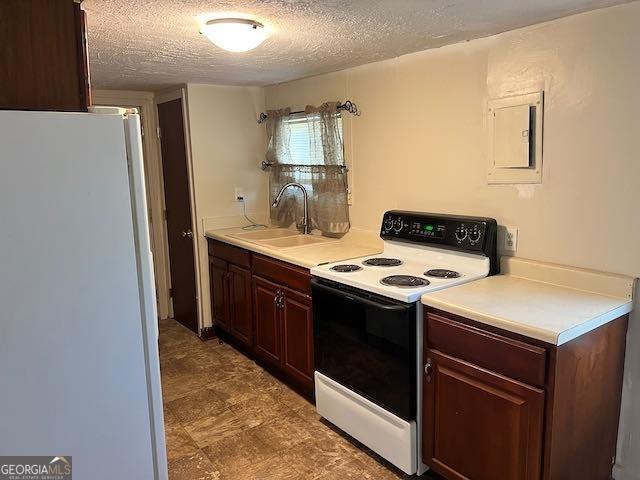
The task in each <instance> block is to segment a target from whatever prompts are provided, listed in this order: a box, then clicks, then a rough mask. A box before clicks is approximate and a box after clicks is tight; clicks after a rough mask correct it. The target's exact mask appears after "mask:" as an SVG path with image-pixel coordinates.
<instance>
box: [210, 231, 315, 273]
mask: <svg viewBox="0 0 640 480" xmlns="http://www.w3.org/2000/svg"><path fill="white" fill-rule="evenodd" d="M204 236H205V237H206V238H210V239H211V240H217V241H219V242H222V243H228V244H229V245H234V246H236V247H239V248H244V249H245V250H250V251H252V252H253V253H258V254H260V255H264V256H265V257H270V258H275V259H277V260H281V261H283V262H286V263H290V264H291V265H296V266H298V267H302V268H306V269H308V270H311V269H312V268H313V267H316V266H317V265H316V264H315V263H313V262H305V261H304V260H297V259H295V258H291V257H290V256H288V255H283V254H280V252H278V251H276V250H271V249H268V248H265V247H261V246H260V245H258V244H255V243H251V242H245V241H243V240H240V239H238V238H233V237H230V236H228V235H226V234H224V233H216V232H211V231H207V232H205V234H204Z"/></svg>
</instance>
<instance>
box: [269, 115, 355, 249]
mask: <svg viewBox="0 0 640 480" xmlns="http://www.w3.org/2000/svg"><path fill="white" fill-rule="evenodd" d="M337 106H338V103H337V102H328V103H325V104H323V105H321V106H320V107H312V106H307V107H306V108H305V112H304V115H305V120H306V125H307V128H308V131H309V135H308V138H309V148H310V151H311V152H322V155H321V157H320V158H322V159H323V162H324V163H323V164H310V165H294V164H292V163H291V153H290V150H289V138H290V131H289V127H288V125H287V120H288V115H289V113H290V112H289V109H284V110H277V111H269V112H267V137H268V141H269V144H268V145H269V147H268V150H267V161H268V162H270V163H272V164H273V165H272V167H271V177H270V194H271V200H273V199H274V198H275V196H276V195H277V193H278V192H279V191H280V188H281V187H282V186H283V185H285V184H286V183H289V182H297V183H300V184H302V185H303V186H304V187H305V188H306V189H307V192H308V197H309V199H308V200H309V223H310V227H311V228H312V229H316V230H320V232H322V233H323V234H324V235H329V236H341V235H344V234H345V233H347V232H348V231H349V227H350V223H349V205H348V200H347V171H346V169H345V168H343V167H344V149H343V143H342V136H341V134H340V129H339V128H338V118H339V113H338V110H337ZM303 214H304V211H303V198H302V192H301V191H300V190H299V189H297V188H295V189H294V188H290V189H288V191H287V192H286V193H285V195H284V196H283V198H282V201H281V202H280V205H279V206H278V207H275V208H274V207H272V208H271V220H272V222H273V223H275V224H277V225H280V226H290V225H291V224H292V223H296V224H300V223H301V221H302V218H303Z"/></svg>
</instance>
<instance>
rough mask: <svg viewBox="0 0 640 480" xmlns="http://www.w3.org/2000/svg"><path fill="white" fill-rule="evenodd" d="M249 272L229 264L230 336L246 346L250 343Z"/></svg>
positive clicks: (251, 324) (251, 331) (251, 320)
mask: <svg viewBox="0 0 640 480" xmlns="http://www.w3.org/2000/svg"><path fill="white" fill-rule="evenodd" d="M251 303H252V302H251V272H250V271H249V270H246V269H244V268H240V267H236V266H235V265H231V264H229V305H230V307H231V309H230V310H231V335H233V336H234V337H235V338H237V339H238V340H240V341H241V342H242V343H244V344H246V345H251V343H252V333H253V316H252V312H251Z"/></svg>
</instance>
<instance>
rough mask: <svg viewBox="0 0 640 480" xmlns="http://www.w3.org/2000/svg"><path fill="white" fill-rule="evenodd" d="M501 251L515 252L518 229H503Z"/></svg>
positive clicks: (506, 227) (507, 227)
mask: <svg viewBox="0 0 640 480" xmlns="http://www.w3.org/2000/svg"><path fill="white" fill-rule="evenodd" d="M502 249H503V250H504V251H505V252H515V251H516V250H517V249H518V227H509V226H505V227H504V242H503V245H502Z"/></svg>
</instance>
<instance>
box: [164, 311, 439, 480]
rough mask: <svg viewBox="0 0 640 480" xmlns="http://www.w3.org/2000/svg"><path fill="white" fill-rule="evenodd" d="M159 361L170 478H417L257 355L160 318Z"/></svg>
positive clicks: (172, 479)
mask: <svg viewBox="0 0 640 480" xmlns="http://www.w3.org/2000/svg"><path fill="white" fill-rule="evenodd" d="M160 366H161V372H162V385H163V396H164V405H165V426H166V437H167V454H168V458H169V477H170V479H171V480H211V479H221V480H226V479H233V480H236V479H242V480H252V479H260V480H264V479H296V480H297V479H322V480H333V479H336V480H338V479H340V480H342V479H375V480H384V479H398V478H410V477H407V476H406V475H404V474H403V473H402V472H400V471H398V470H396V469H395V468H394V467H392V466H391V465H389V464H388V463H385V462H384V460H382V459H380V458H379V457H378V456H376V454H375V453H373V452H371V451H369V450H367V449H366V448H364V447H362V446H361V445H359V444H358V443H357V442H356V441H355V440H352V439H349V438H348V437H347V436H346V435H344V434H342V433H340V432H338V431H337V430H336V429H335V428H334V427H331V426H330V424H328V423H327V422H326V421H324V420H321V419H320V417H319V416H318V415H317V414H316V413H315V409H314V407H313V405H312V404H311V403H309V402H308V401H307V400H305V399H304V398H303V397H301V396H299V395H298V394H297V393H295V392H294V391H293V390H291V389H290V388H288V387H287V386H286V385H284V384H282V383H281V382H280V381H278V380H277V379H275V378H274V377H273V376H271V375H270V374H269V373H267V372H266V371H265V370H263V369H262V368H261V367H259V366H258V365H256V364H255V363H254V362H253V361H251V360H249V359H248V358H247V357H245V356H244V355H242V354H240V353H239V352H237V351H236V350H234V349H233V348H232V347H230V346H229V345H227V344H220V343H219V342H218V341H217V340H211V341H208V342H202V341H201V340H200V339H198V338H197V337H196V336H195V335H194V334H193V333H192V332H191V331H189V330H188V329H186V328H185V327H183V326H181V325H180V324H178V323H177V322H175V321H173V320H163V321H162V322H161V323H160ZM427 478H430V477H427Z"/></svg>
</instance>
